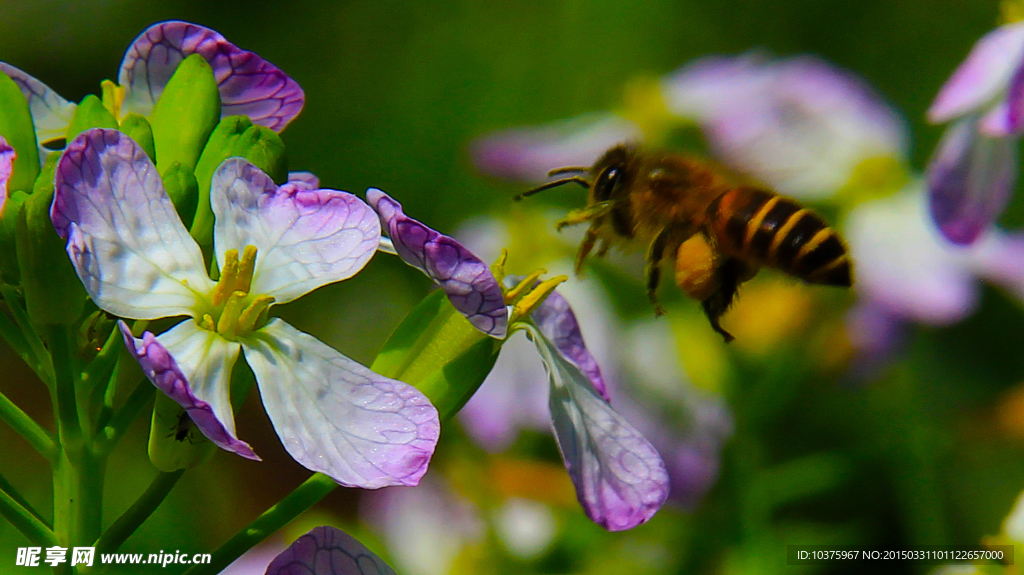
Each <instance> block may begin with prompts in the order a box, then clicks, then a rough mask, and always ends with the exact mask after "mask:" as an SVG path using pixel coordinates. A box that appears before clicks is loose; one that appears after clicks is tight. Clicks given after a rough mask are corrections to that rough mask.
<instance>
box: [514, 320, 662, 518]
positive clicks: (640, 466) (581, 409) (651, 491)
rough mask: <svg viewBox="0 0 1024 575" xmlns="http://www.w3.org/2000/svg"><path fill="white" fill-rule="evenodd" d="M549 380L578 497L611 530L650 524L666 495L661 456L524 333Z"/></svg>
mask: <svg viewBox="0 0 1024 575" xmlns="http://www.w3.org/2000/svg"><path fill="white" fill-rule="evenodd" d="M527 329H528V330H529V333H530V335H531V336H532V337H533V340H534V344H536V346H537V350H538V351H539V352H540V355H541V359H542V360H543V361H544V366H545V367H546V368H547V370H548V377H549V378H550V381H551V395H550V397H549V407H550V409H551V425H552V428H553V429H554V432H555V439H556V440H557V441H558V448H559V450H561V452H562V459H564V460H565V466H566V468H567V469H568V471H569V476H570V477H571V478H572V482H573V485H574V486H575V487H576V497H577V498H578V499H579V501H580V504H581V505H582V506H583V509H584V511H586V513H587V516H588V517H590V519H592V520H593V521H594V522H595V523H597V524H598V525H601V526H602V527H604V528H605V529H608V530H609V531H622V530H625V529H631V528H633V527H636V526H637V525H640V524H641V523H644V522H645V521H647V520H648V519H650V518H651V517H652V516H653V515H654V514H655V513H656V512H657V511H658V509H660V508H661V506H662V505H663V504H664V503H665V500H666V498H668V493H669V480H668V472H667V471H666V470H665V463H664V461H662V459H661V456H660V455H658V452H657V451H656V450H655V449H654V447H653V446H652V445H651V443H650V442H649V441H647V440H646V439H645V438H644V437H643V436H642V435H640V432H638V431H637V430H636V429H635V428H633V426H632V425H630V424H629V423H628V422H627V421H626V420H625V419H624V418H623V417H622V416H621V415H619V414H618V413H617V412H616V411H615V410H614V409H612V407H611V405H609V404H608V402H607V401H605V400H604V398H602V397H601V396H600V394H599V393H598V392H597V390H596V389H594V386H593V385H592V384H591V383H590V380H588V379H587V378H586V377H585V376H584V375H583V373H581V372H580V370H579V369H577V368H576V366H575V365H573V364H572V363H571V362H569V361H568V360H566V359H565V358H563V357H562V356H561V354H560V353H559V351H558V348H557V347H555V345H554V344H553V343H551V342H550V341H549V340H548V339H547V338H546V337H545V336H544V334H542V333H541V332H539V331H537V330H535V329H533V328H532V326H530V327H528V328H527Z"/></svg>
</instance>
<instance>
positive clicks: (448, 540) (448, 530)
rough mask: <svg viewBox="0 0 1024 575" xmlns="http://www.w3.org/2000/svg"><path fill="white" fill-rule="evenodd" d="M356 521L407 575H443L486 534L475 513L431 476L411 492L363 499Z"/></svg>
mask: <svg viewBox="0 0 1024 575" xmlns="http://www.w3.org/2000/svg"><path fill="white" fill-rule="evenodd" d="M360 516H361V517H362V518H364V519H365V520H366V521H367V522H368V523H370V525H373V526H374V527H375V528H376V529H377V530H378V531H379V532H380V533H381V534H382V535H383V539H384V543H385V544H386V545H387V547H388V549H389V550H390V553H391V555H392V557H393V558H394V561H395V564H396V565H397V566H398V567H399V568H401V570H402V572H403V573H404V574H406V575H448V573H450V572H451V567H452V564H453V563H454V562H455V561H456V558H457V557H458V556H459V554H460V553H461V552H462V550H463V548H465V547H466V546H468V545H472V544H474V543H478V542H480V541H482V540H483V539H484V537H485V534H486V531H485V526H484V523H483V520H482V518H481V516H480V510H479V509H477V507H476V506H475V505H473V503H471V502H470V501H468V500H466V499H464V498H462V497H460V496H459V495H457V494H456V493H455V492H454V491H452V490H451V489H450V488H449V487H448V486H447V485H446V484H444V483H442V482H441V481H440V480H439V479H438V478H437V476H436V475H434V474H431V476H429V477H426V478H424V479H423V481H422V482H421V483H420V484H419V485H417V486H416V487H391V488H388V489H382V490H380V491H374V492H367V493H364V494H363V495H362V497H361V498H360Z"/></svg>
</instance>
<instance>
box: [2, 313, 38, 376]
mask: <svg viewBox="0 0 1024 575" xmlns="http://www.w3.org/2000/svg"><path fill="white" fill-rule="evenodd" d="M0 338H3V339H4V341H6V342H7V345H9V346H11V349H13V350H14V352H15V353H17V354H18V356H19V357H21V359H22V360H23V361H24V362H25V363H26V364H28V366H29V367H31V368H32V370H33V371H39V365H40V362H39V358H37V357H36V356H35V353H33V352H32V348H31V347H29V345H28V340H27V339H25V334H23V333H21V330H20V329H18V326H17V325H15V323H14V322H13V321H12V320H11V318H9V317H7V315H6V314H3V313H0Z"/></svg>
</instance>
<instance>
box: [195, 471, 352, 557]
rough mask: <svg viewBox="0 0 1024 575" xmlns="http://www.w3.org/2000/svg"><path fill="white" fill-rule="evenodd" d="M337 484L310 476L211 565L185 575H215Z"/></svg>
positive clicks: (222, 548) (224, 548)
mask: <svg viewBox="0 0 1024 575" xmlns="http://www.w3.org/2000/svg"><path fill="white" fill-rule="evenodd" d="M337 486H338V484H337V483H335V482H334V480H333V479H331V478H330V477H327V476H326V475H324V474H322V473H314V474H313V475H312V476H311V477H310V478H309V479H307V480H306V481H305V482H303V483H302V485H300V486H298V487H297V488H296V489H295V491H292V492H291V493H289V494H288V495H287V496H285V498H284V499H282V500H281V501H278V502H277V503H276V504H275V505H274V506H273V507H271V508H270V509H268V510H266V511H264V512H263V514H262V515H260V516H259V517H257V518H256V520H255V521H253V522H252V523H250V524H249V525H248V526H247V527H246V528H245V529H242V530H241V531H239V532H238V533H237V534H235V536H234V537H232V538H231V539H229V540H228V541H227V543H225V544H223V545H221V546H220V548H219V549H217V550H216V551H214V552H213V557H212V561H211V562H210V563H207V564H203V565H194V566H193V567H192V568H191V569H189V570H188V571H185V575H215V574H216V573H220V572H221V571H223V570H224V568H225V567H227V566H228V565H230V564H231V563H232V562H233V561H234V560H235V559H238V558H239V557H240V556H241V555H242V554H243V553H245V552H246V551H248V550H249V549H251V548H252V547H253V546H255V545H257V544H258V543H260V542H261V541H263V540H264V539H266V538H267V537H268V536H270V535H271V534H273V533H274V532H276V531H277V530H278V529H280V528H282V527H284V526H285V525H287V524H288V523H289V522H291V521H292V520H293V519H295V518H296V517H298V516H299V515H301V514H302V513H304V512H306V511H308V510H309V508H311V507H313V505H316V503H317V502H318V501H320V500H321V499H323V498H324V497H326V496H327V494H328V493H330V492H331V491H333V490H334V488H335V487H337Z"/></svg>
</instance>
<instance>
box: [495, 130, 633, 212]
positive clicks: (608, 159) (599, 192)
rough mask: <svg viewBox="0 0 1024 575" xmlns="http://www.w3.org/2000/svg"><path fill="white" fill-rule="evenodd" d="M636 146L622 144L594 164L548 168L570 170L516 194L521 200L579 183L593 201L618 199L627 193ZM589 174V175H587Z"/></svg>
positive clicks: (562, 171) (554, 172)
mask: <svg viewBox="0 0 1024 575" xmlns="http://www.w3.org/2000/svg"><path fill="white" fill-rule="evenodd" d="M636 157H637V147H636V145H634V144H619V145H617V146H615V147H613V148H611V149H609V150H608V151H607V152H605V153H604V155H602V156H601V158H600V159H598V160H597V162H595V163H594V165H593V166H590V167H586V166H567V167H564V168H556V169H554V170H551V171H550V172H548V176H559V175H563V174H569V175H568V176H567V177H564V178H559V179H557V180H552V181H550V182H547V183H544V184H541V185H539V186H537V187H536V188H533V189H532V190H528V191H526V192H523V193H522V194H519V195H518V196H516V197H514V198H513V199H514V200H515V201H517V202H518V201H519V200H521V199H523V198H525V197H527V196H532V195H533V194H536V193H538V192H542V191H544V190H548V189H551V188H554V187H558V186H562V185H564V184H579V185H581V186H583V187H585V188H587V189H588V190H589V196H590V198H589V202H588V203H590V204H593V203H598V202H606V201H609V200H616V199H619V198H621V197H623V196H624V195H628V194H627V193H626V191H627V190H628V188H629V183H630V182H631V181H632V179H633V176H634V173H633V172H634V169H633V165H634V163H635V162H634V160H635V159H636ZM584 175H588V176H589V178H587V177H584Z"/></svg>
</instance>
